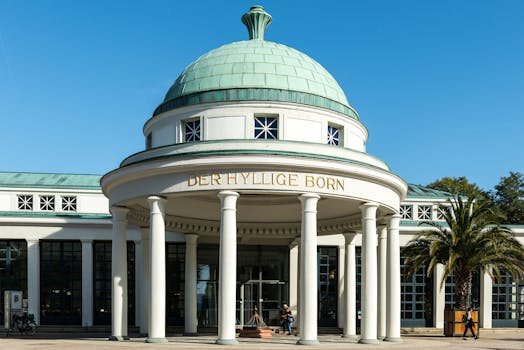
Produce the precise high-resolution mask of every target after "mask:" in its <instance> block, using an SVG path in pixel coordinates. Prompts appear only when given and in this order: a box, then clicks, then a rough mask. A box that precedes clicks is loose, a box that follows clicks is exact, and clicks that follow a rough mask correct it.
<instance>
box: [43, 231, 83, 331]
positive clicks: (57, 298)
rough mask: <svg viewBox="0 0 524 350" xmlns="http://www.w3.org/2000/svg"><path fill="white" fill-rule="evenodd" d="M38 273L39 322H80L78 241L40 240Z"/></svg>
mask: <svg viewBox="0 0 524 350" xmlns="http://www.w3.org/2000/svg"><path fill="white" fill-rule="evenodd" d="M40 277H41V278H40V323H41V324H68V325H80V324H81V322H82V245H81V243H80V241H40Z"/></svg>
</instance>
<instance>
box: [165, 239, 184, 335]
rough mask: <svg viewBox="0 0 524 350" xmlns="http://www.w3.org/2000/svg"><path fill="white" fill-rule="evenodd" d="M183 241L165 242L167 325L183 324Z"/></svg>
mask: <svg viewBox="0 0 524 350" xmlns="http://www.w3.org/2000/svg"><path fill="white" fill-rule="evenodd" d="M185 254H186V245H185V244H184V243H166V323H167V325H168V326H183V325H184V288H185V283H184V278H185Z"/></svg>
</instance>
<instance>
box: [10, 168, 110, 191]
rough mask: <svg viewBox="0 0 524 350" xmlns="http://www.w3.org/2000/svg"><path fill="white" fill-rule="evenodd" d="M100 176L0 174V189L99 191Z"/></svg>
mask: <svg viewBox="0 0 524 350" xmlns="http://www.w3.org/2000/svg"><path fill="white" fill-rule="evenodd" d="M100 178H101V176H100V175H83V174H49V173H15V172H0V187H19V188H24V187H28V188H57V189H58V188H69V189H85V190H100Z"/></svg>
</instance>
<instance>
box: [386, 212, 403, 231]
mask: <svg viewBox="0 0 524 350" xmlns="http://www.w3.org/2000/svg"><path fill="white" fill-rule="evenodd" d="M400 219H402V215H400V214H393V215H388V216H386V220H388V228H389V229H391V228H396V229H398V227H399V225H400Z"/></svg>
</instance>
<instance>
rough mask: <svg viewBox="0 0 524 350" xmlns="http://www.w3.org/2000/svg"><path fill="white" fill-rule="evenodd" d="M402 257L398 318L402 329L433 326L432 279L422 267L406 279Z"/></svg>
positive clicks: (424, 267)
mask: <svg viewBox="0 0 524 350" xmlns="http://www.w3.org/2000/svg"><path fill="white" fill-rule="evenodd" d="M407 268H408V267H407V266H406V265H404V257H402V256H401V258H400V275H401V282H400V300H401V304H400V317H401V326H402V327H431V326H432V325H433V279H432V278H431V277H428V276H427V272H426V266H422V267H421V268H420V269H419V270H418V271H417V272H416V273H414V274H413V276H411V278H408V276H407Z"/></svg>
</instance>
